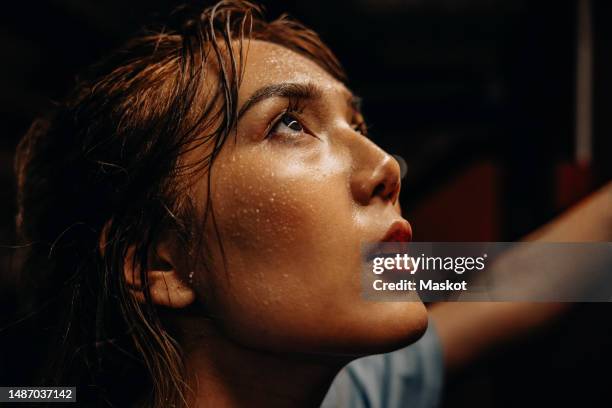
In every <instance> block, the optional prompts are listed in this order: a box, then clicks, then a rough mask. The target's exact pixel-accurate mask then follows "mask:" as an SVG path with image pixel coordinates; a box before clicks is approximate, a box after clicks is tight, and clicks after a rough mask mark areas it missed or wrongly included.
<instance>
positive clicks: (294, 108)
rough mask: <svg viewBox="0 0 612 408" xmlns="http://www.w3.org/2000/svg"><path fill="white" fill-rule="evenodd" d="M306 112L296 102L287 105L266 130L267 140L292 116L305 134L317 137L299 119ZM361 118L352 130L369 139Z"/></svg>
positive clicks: (364, 123) (352, 126)
mask: <svg viewBox="0 0 612 408" xmlns="http://www.w3.org/2000/svg"><path fill="white" fill-rule="evenodd" d="M303 111H304V108H303V107H301V106H299V104H298V102H296V101H292V100H290V101H289V104H288V105H287V107H286V108H285V109H284V110H283V111H282V112H281V113H280V114H279V115H277V116H276V117H275V118H274V119H273V120H272V122H270V124H269V125H268V127H267V130H266V136H265V138H266V139H268V138H270V137H271V136H273V135H274V133H273V130H274V129H275V128H276V126H277V125H278V124H279V123H280V122H281V121H282V120H283V119H284V118H285V117H286V116H289V115H290V116H292V117H293V119H295V120H296V121H297V122H298V123H299V124H300V126H301V127H302V128H303V131H304V132H305V133H308V134H310V135H313V136H314V137H316V136H315V135H314V134H312V133H311V132H310V131H308V129H307V128H306V126H304V124H303V123H302V121H301V120H300V118H299V115H300V114H302V113H303ZM359 116H360V119H361V120H360V121H358V122H357V123H353V124H351V128H352V129H353V130H354V131H355V132H359V133H360V134H361V135H363V136H366V137H368V127H367V125H366V122H365V120H363V117H361V114H359Z"/></svg>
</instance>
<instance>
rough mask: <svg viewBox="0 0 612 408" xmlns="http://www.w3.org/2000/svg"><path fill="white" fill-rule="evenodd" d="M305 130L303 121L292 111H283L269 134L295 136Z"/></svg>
mask: <svg viewBox="0 0 612 408" xmlns="http://www.w3.org/2000/svg"><path fill="white" fill-rule="evenodd" d="M302 132H304V126H302V123H301V122H300V121H299V120H298V119H297V118H296V117H295V115H293V114H291V113H288V112H286V113H283V115H282V116H281V117H280V118H279V119H278V120H277V121H276V123H275V124H274V125H273V126H272V128H271V129H270V133H269V135H274V134H280V135H288V136H293V135H295V134H299V133H302Z"/></svg>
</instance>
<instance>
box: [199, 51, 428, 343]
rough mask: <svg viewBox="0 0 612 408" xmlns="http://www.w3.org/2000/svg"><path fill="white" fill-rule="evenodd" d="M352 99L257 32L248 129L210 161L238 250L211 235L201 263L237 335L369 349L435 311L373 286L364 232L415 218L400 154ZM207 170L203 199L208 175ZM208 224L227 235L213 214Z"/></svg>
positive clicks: (397, 337)
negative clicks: (369, 132)
mask: <svg viewBox="0 0 612 408" xmlns="http://www.w3.org/2000/svg"><path fill="white" fill-rule="evenodd" d="M353 99H354V98H353V97H352V95H351V93H350V91H349V90H348V89H347V88H346V87H345V86H344V85H343V84H342V83H340V82H339V81H337V80H335V79H334V78H333V77H332V76H330V75H329V74H328V73H326V72H325V71H324V70H323V69H322V68H320V67H319V66H318V65H317V64H315V63H314V62H312V61H311V60H309V59H307V58H305V57H303V56H300V55H299V54H297V53H294V52H292V51H290V50H288V49H286V48H283V47H281V46H278V45H274V44H270V43H267V42H262V41H251V43H250V45H249V47H248V55H247V59H246V63H245V71H244V79H243V82H242V84H241V87H240V93H239V110H240V111H241V116H240V119H239V123H238V127H237V131H236V134H235V135H234V134H231V135H230V137H228V139H227V141H226V142H225V144H224V146H223V148H222V150H221V152H220V154H219V155H218V156H217V158H216V160H215V162H214V165H213V167H212V170H211V172H212V173H211V186H210V191H211V199H212V204H213V211H214V219H215V222H216V227H217V230H218V232H219V234H220V239H221V241H222V243H223V250H224V256H225V259H226V264H225V267H224V266H223V256H222V254H221V252H220V250H219V249H218V247H217V246H216V245H214V244H209V245H208V247H209V248H210V250H212V252H213V253H212V254H210V256H211V258H212V268H211V270H210V271H208V272H204V271H199V272H196V274H195V276H194V283H195V287H196V292H197V297H198V298H199V299H200V300H201V301H202V302H204V303H205V304H206V305H207V307H208V310H209V312H210V314H211V315H213V316H216V317H217V319H218V320H217V323H218V324H219V326H220V328H221V330H222V331H223V332H224V333H226V335H227V336H230V337H231V338H232V339H233V340H234V341H237V342H239V343H241V344H243V345H245V346H248V347H250V348H257V349H266V350H271V351H289V352H299V353H324V354H327V353H329V354H349V355H361V354H367V353H375V352H383V351H388V350H390V349H393V348H397V347H399V346H402V345H405V344H407V343H409V342H411V341H414V340H415V339H416V338H418V336H420V335H421V334H422V332H423V330H424V329H425V327H426V325H427V317H426V311H425V308H424V306H423V304H422V303H420V302H412V303H411V302H404V303H392V302H372V301H366V300H364V299H363V298H362V296H361V279H362V278H361V273H362V272H361V271H362V266H361V254H360V251H361V245H362V244H363V243H368V242H378V241H381V240H383V238H384V237H385V236H386V235H387V234H389V233H392V232H393V231H392V230H395V233H396V236H397V234H399V235H400V236H402V235H403V236H404V238H408V239H409V236H410V234H411V232H410V226H409V224H408V223H407V222H406V221H405V220H404V219H403V218H401V215H400V210H399V205H398V203H397V198H398V193H399V183H400V180H399V165H398V163H397V162H396V161H395V160H394V159H393V157H391V156H389V155H388V154H387V153H385V152H384V151H383V150H381V149H380V148H379V147H377V146H376V145H375V144H374V143H373V142H372V141H371V140H369V139H368V138H367V137H366V136H364V135H362V134H360V133H359V132H358V131H356V128H357V127H358V125H359V122H360V120H361V115H360V114H359V113H358V111H357V110H356V108H355V104H354V103H353ZM198 183H199V184H198V187H197V191H198V195H199V197H204V198H203V200H202V206H203V205H204V201H205V197H206V191H207V185H206V183H207V177H202V180H201V181H199V182H198ZM209 220H210V218H209ZM398 231H399V232H398ZM205 234H206V237H207V239H209V240H210V242H214V241H216V240H217V239H218V238H217V235H216V233H215V228H213V226H212V223H211V222H209V223H208V225H207V226H206V228H205Z"/></svg>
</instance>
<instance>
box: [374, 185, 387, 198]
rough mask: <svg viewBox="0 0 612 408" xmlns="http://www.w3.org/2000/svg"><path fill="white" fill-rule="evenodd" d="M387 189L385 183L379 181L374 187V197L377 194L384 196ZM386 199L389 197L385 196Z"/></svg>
mask: <svg viewBox="0 0 612 408" xmlns="http://www.w3.org/2000/svg"><path fill="white" fill-rule="evenodd" d="M385 190H386V187H385V184H384V183H378V184H377V185H376V187H374V191H372V197H376V196H382V197H384V195H383V194H384V192H385ZM384 198H385V199H386V198H387V197H384Z"/></svg>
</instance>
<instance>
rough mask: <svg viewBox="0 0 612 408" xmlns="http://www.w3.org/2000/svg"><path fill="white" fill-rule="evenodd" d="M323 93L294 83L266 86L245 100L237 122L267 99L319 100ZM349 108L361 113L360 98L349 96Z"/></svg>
mask: <svg viewBox="0 0 612 408" xmlns="http://www.w3.org/2000/svg"><path fill="white" fill-rule="evenodd" d="M322 95H323V91H322V90H321V88H319V87H318V86H317V85H315V84H313V83H311V82H308V83H295V82H283V83H279V84H272V85H267V86H264V87H262V88H259V89H258V90H257V91H255V92H253V94H252V95H251V96H250V97H249V99H247V100H246V102H245V103H244V104H243V105H242V107H241V108H240V110H239V111H238V120H239V119H240V118H241V117H242V115H244V114H245V113H246V112H247V111H248V110H249V109H251V108H252V107H253V106H254V105H256V104H258V103H259V102H261V101H263V100H265V99H269V98H275V97H280V98H292V99H298V100H308V99H317V98H321V96H322ZM347 104H348V106H349V108H351V109H354V110H355V111H357V112H361V104H362V98H360V97H359V96H356V95H353V94H350V96H349V98H348V99H347Z"/></svg>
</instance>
